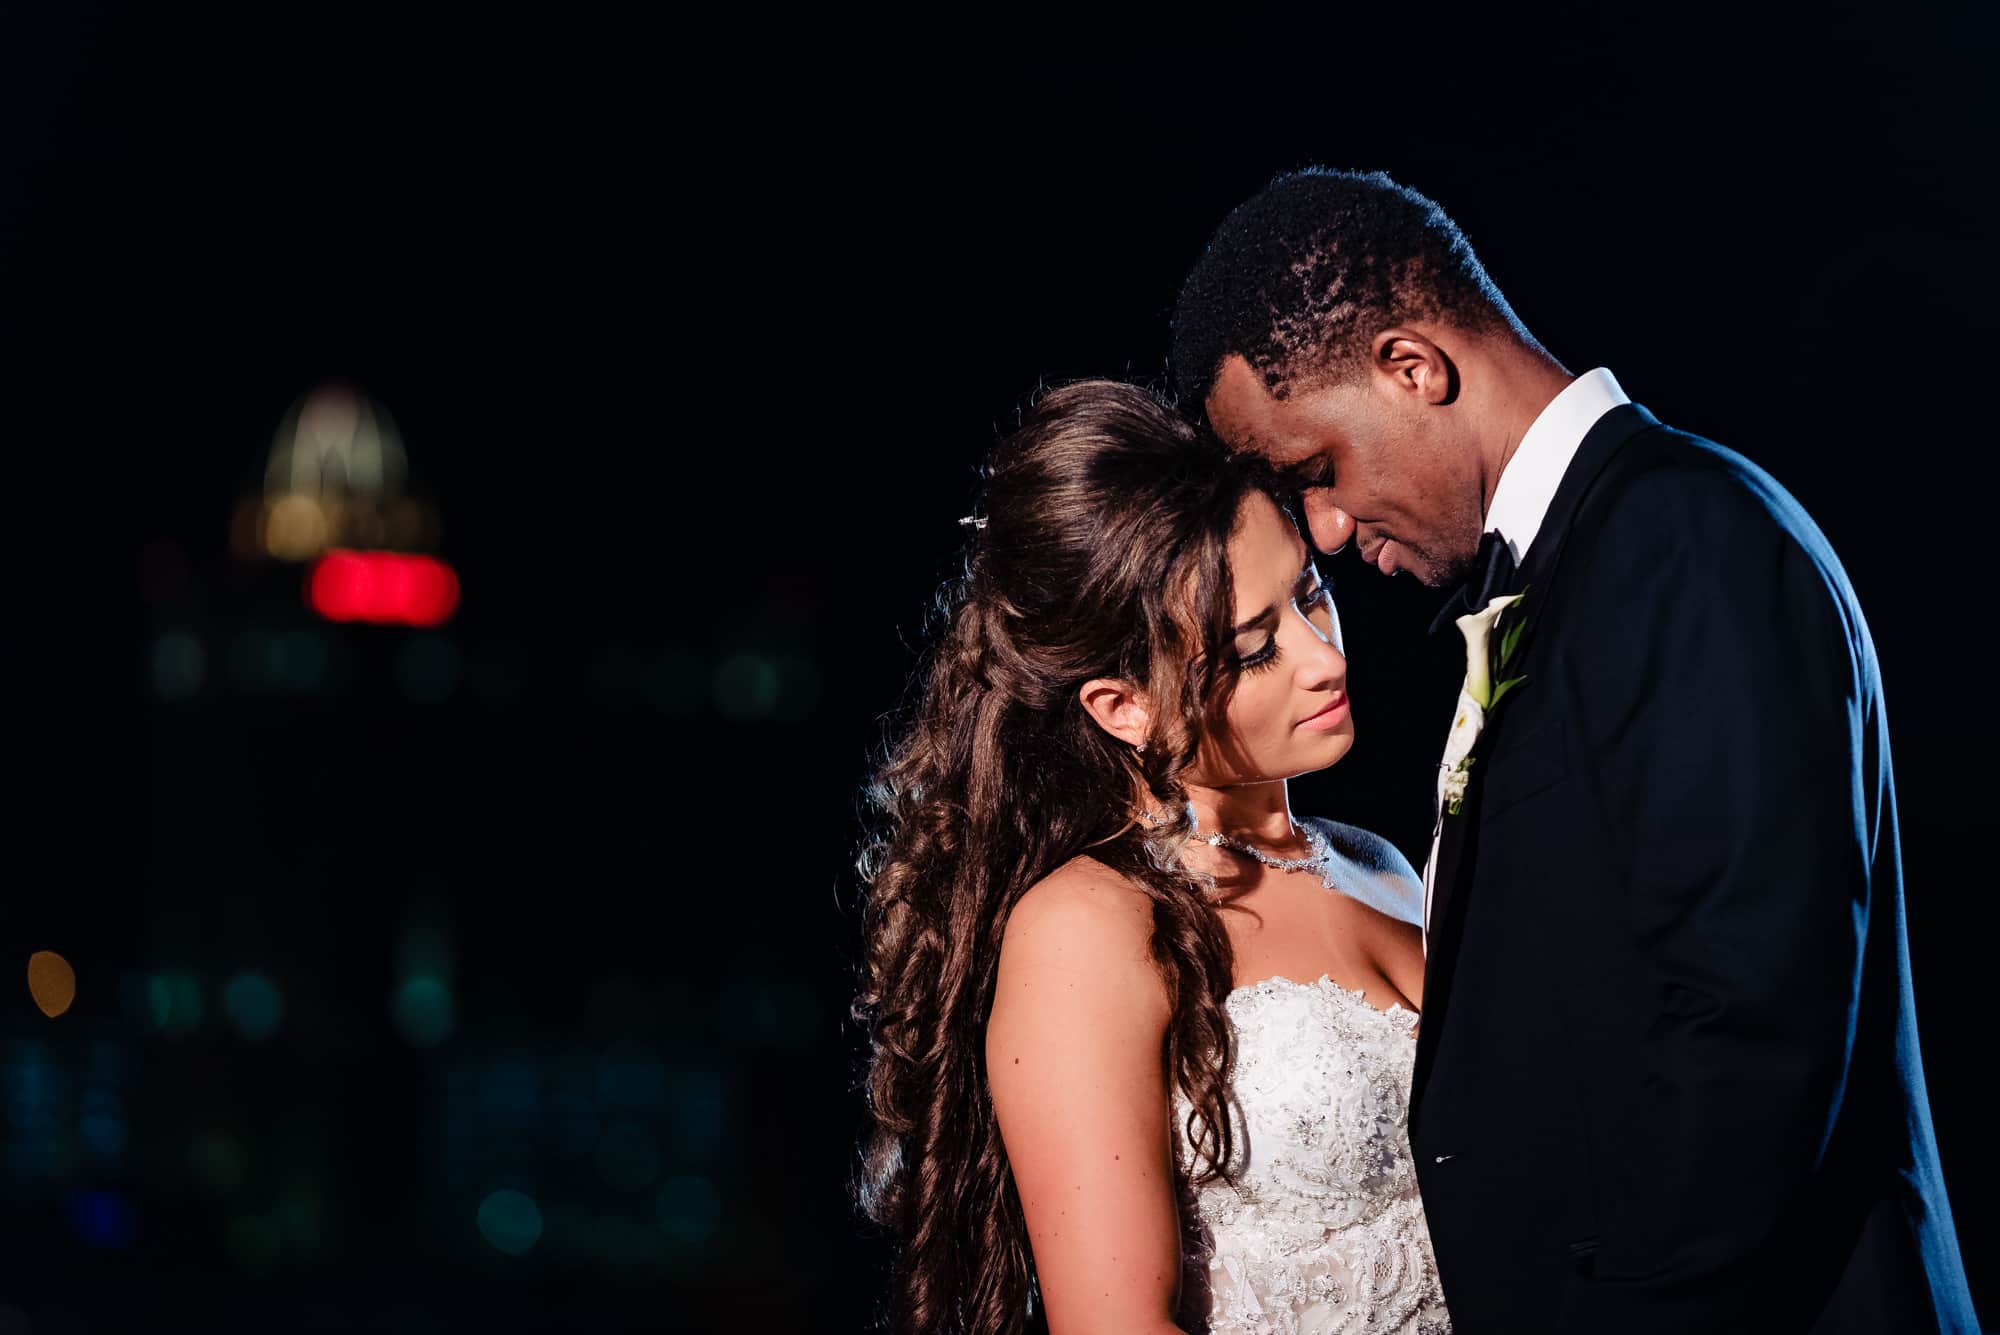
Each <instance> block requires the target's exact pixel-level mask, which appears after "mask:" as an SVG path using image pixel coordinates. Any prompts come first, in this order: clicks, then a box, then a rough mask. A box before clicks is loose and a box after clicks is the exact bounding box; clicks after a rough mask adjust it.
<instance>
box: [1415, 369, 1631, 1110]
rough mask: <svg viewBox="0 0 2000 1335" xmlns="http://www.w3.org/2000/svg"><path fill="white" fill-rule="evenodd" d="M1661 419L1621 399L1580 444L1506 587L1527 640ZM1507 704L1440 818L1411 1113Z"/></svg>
mask: <svg viewBox="0 0 2000 1335" xmlns="http://www.w3.org/2000/svg"><path fill="white" fill-rule="evenodd" d="M1659 424H1660V423H1659V419H1658V418H1656V417H1654V416H1653V415H1652V414H1651V413H1649V412H1647V411H1646V410H1645V409H1644V408H1641V407H1640V406H1639V405H1638V404H1636V403H1627V404H1621V405H1620V406H1618V407H1616V408H1613V409H1611V410H1610V411H1609V412H1607V413H1605V414H1604V416H1603V417H1600V418H1599V419H1598V420H1597V423H1596V425H1594V426H1592V427H1591V428H1590V431H1589V433H1588V434H1586V435H1585V436H1584V438H1583V443H1582V444H1581V445H1579V446H1578V447H1577V451H1576V454H1575V455H1574V456H1573V457H1572V458H1571V459H1570V463H1569V467H1568V468H1567V469H1566V470H1564V472H1563V477H1562V482H1561V484H1560V485H1558V486H1557V488H1556V494H1555V496H1554V498H1553V499H1552V500H1550V502H1549V509H1548V514H1547V516H1546V517H1545V518H1544V519H1543V520H1542V527H1541V530H1540V531H1539V532H1538V533H1537V534H1536V535H1535V539H1534V541H1533V543H1532V544H1531V545H1530V546H1529V548H1528V554H1527V559H1526V560H1524V561H1523V562H1522V563H1521V567H1520V569H1519V570H1517V571H1516V572H1515V574H1514V579H1513V582H1512V583H1511V584H1510V585H1509V586H1508V588H1507V589H1506V592H1507V593H1521V592H1523V591H1526V594H1527V596H1526V597H1525V598H1524V599H1523V600H1522V602H1521V605H1520V606H1521V612H1522V615H1524V616H1526V617H1527V619H1528V626H1527V629H1526V630H1525V631H1524V632H1523V634H1522V640H1523V644H1524V646H1525V645H1527V644H1530V643H1531V642H1532V641H1533V639H1534V636H1535V633H1536V630H1537V626H1536V622H1537V621H1538V620H1539V619H1540V614H1541V607H1542V597H1543V595H1545V594H1546V593H1547V592H1548V590H1549V588H1550V585H1551V583H1552V582H1553V580H1554V579H1555V574H1556V568H1557V566H1558V565H1559V564H1560V562H1561V560H1562V551H1563V547H1564V545H1565V544H1566V543H1567V541H1568V539H1569V533H1570V529H1571V528H1572V527H1573V526H1574V525H1575V523H1576V518H1577V515H1578V513H1579V512H1580V511H1581V510H1582V508H1583V504H1584V501H1585V499H1586V498H1587V497H1588V496H1589V495H1590V494H1591V492H1592V489H1593V488H1594V487H1595V486H1596V484H1597V483H1598V482H1599V481H1600V480H1601V479H1602V478H1603V477H1604V476H1605V474H1606V466H1607V465H1608V464H1609V463H1610V462H1611V461H1612V459H1613V458H1615V457H1616V455H1617V451H1618V447H1619V446H1620V445H1622V444H1624V443H1625V442H1626V441H1627V440H1630V439H1631V438H1632V437H1633V436H1636V435H1638V434H1639V433H1640V432H1641V431H1646V430H1650V429H1651V428H1653V427H1656V426H1658V425H1659ZM1533 688H1534V685H1533V682H1532V680H1530V681H1527V682H1524V683H1523V684H1522V689H1524V690H1532V689H1533ZM1505 714H1506V709H1505V706H1504V705H1503V706H1502V708H1501V709H1498V710H1496V711H1494V717H1493V718H1492V719H1491V720H1489V722H1488V726H1487V727H1486V729H1485V730H1484V731H1483V732H1482V733H1481V734H1480V736H1479V739H1478V740H1477V741H1476V742H1475V743H1474V744H1473V747H1472V752H1471V755H1472V756H1473V758H1474V765H1473V774H1474V776H1475V777H1474V778H1473V779H1472V781H1471V785H1470V788H1469V790H1468V792H1467V794H1466V797H1465V800H1464V802H1463V803H1462V804H1461V806H1460V809H1459V813H1458V814H1457V815H1456V816H1451V815H1447V816H1444V817H1443V820H1444V827H1443V829H1442V830H1441V831H1440V832H1439V836H1438V851H1437V859H1438V865H1437V875H1436V878H1435V880H1434V882H1433V888H1432V893H1431V915H1430V924H1429V934H1428V938H1427V946H1426V952H1427V953H1426V955H1425V959H1424V1007H1423V1022H1422V1025H1421V1026H1420V1028H1419V1031H1418V1040H1417V1062H1416V1072H1415V1077H1414V1083H1413V1088H1412V1091H1411V1115H1412V1117H1414V1116H1415V1108H1416V1103H1417V1102H1418V1101H1419V1096H1420V1095H1421V1092H1422V1090H1423V1085H1424V1079H1425V1077H1426V1076H1427V1075H1428V1074H1429V1072H1430V1064H1431V1060H1432V1057H1433V1056H1434V1055H1435V1053H1436V1051H1437V1042H1438V1036H1439V1034H1440V1032H1441V1031H1442V1029H1443V1021H1444V1014H1445V1011H1446V1009H1447V1008H1448V1007H1449V1005H1450V1003H1451V979H1452V969H1453V966H1454V965H1455V964H1456V962H1457V959H1458V947H1459V941H1460V938H1461V937H1462V936H1463V934H1464V925H1465V915H1466V911H1467V904H1466V900H1467V896H1468V894H1469V892H1470V890H1471V886H1472V879H1473V877H1472V871H1473V866H1474V863H1475V861H1476V849H1477V847H1478V841H1479V820H1480V801H1479V798H1480V794H1481V793H1482V792H1483V791H1484V789H1485V786H1486V785H1485V782H1484V779H1485V777H1486V776H1485V775H1484V774H1483V773H1482V772H1481V766H1480V765H1479V764H1478V762H1479V761H1480V760H1482V759H1484V758H1485V756H1486V755H1487V753H1488V752H1489V751H1490V750H1491V748H1492V746H1493V744H1494V738H1495V737H1496V736H1497V735H1498V734H1499V732H1500V731H1501V730H1502V727H1503V726H1504V725H1503V723H1502V719H1504V717H1505Z"/></svg>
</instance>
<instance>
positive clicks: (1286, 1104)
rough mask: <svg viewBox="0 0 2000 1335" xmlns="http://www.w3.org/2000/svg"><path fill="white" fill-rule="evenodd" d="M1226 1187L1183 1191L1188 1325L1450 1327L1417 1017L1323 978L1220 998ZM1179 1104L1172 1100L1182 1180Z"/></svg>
mask: <svg viewBox="0 0 2000 1335" xmlns="http://www.w3.org/2000/svg"><path fill="white" fill-rule="evenodd" d="M1228 1011H1229V1021H1230V1025H1231V1028H1232V1029H1233V1030H1234V1032H1235V1035H1236V1068H1235V1074H1234V1080H1233V1085H1232V1089H1233V1095H1234V1108H1233V1117H1234V1125H1235V1132H1236V1142H1235V1146H1236V1147H1235V1151H1234V1154H1235V1164H1234V1167H1235V1170H1236V1171H1235V1183H1234V1185H1231V1184H1230V1183H1228V1182H1225V1181H1223V1180H1221V1179H1216V1180H1214V1181H1211V1182H1208V1183H1205V1184H1203V1185H1202V1186H1200V1187H1192V1186H1184V1187H1183V1192H1184V1201H1183V1209H1184V1210H1185V1211H1187V1212H1188V1215H1189V1219H1188V1222H1189V1224H1190V1229H1189V1232H1190V1234H1191V1237H1190V1243H1189V1247H1188V1253H1187V1255H1188V1259H1187V1270H1186V1275H1185V1277H1184V1279H1183V1283H1182V1295H1183V1296H1182V1307H1181V1325H1182V1326H1183V1327H1184V1328H1185V1329H1187V1330H1190V1331H1207V1332H1210V1335H1250V1333H1251V1332H1256V1333H1257V1335H1332V1333H1333V1332H1343V1333H1345V1332H1357V1333H1358V1332H1369V1333H1370V1335H1375V1333H1377V1332H1380V1333H1381V1335H1390V1333H1391V1332H1393V1333H1394V1335H1444V1333H1445V1332H1448V1331H1449V1330H1450V1329H1451V1324H1450V1321H1449V1320H1448V1319H1447V1317H1446V1315H1445V1307H1444V1294H1443V1291H1442V1289H1441V1288H1440V1287H1439V1284H1438V1276H1437V1263H1436V1261H1435V1260H1434V1259H1433V1258H1432V1255H1431V1244H1430V1234H1429V1232H1428V1231H1427V1230H1426V1228H1425V1226H1424V1214H1423V1206H1422V1203H1421V1202H1420V1200H1419V1198H1418V1195H1417V1174H1416V1165H1415V1164H1414V1163H1413V1162H1412V1160H1411V1157H1410V1147H1409V1140H1408V1134H1407V1126H1408V1118H1409V1089H1410V1068H1411V1066H1412V1064H1413V1062H1414V1061H1415V1057H1416V1047H1417V1045H1416V1025H1417V1017H1416V1015H1415V1014H1414V1013H1413V1012H1411V1011H1408V1010H1405V1009H1404V1008H1402V1007H1401V1006H1395V1007H1391V1008H1390V1009H1389V1010H1387V1011H1382V1010H1377V1009H1376V1008H1375V1007H1373V1006H1371V1005H1369V1004H1368V1002H1367V1001H1366V1000H1364V999H1363V997H1362V994H1361V993H1359V992H1353V991H1349V990H1347V989H1346V988H1343V987H1341V986H1339V985H1338V984H1337V983H1334V982H1332V981H1331V980H1329V979H1327V978H1325V977H1324V976H1322V977H1321V978H1320V980H1319V981H1318V982H1315V983H1299V982H1294V981H1292V980H1290V979H1285V978H1270V979H1266V980H1264V981H1263V982H1260V983H1253V984H1251V985H1250V986H1248V987H1240V988H1237V989H1236V990H1235V991H1234V992H1232V993H1231V994H1230V995H1229V999H1228ZM1187 1111H1188V1109H1187V1104H1186V1103H1185V1101H1183V1100H1179V1099H1177V1100H1176V1103H1175V1118H1174V1124H1175V1128H1176V1132H1175V1134H1176V1152H1177V1154H1178V1155H1179V1156H1180V1162H1181V1165H1182V1169H1183V1181H1184V1182H1185V1173H1186V1170H1187V1168H1188V1166H1189V1160H1190V1152H1189V1149H1188V1146H1187V1144H1186V1140H1185V1136H1184V1134H1183V1128H1184V1127H1185V1125H1186V1117H1187Z"/></svg>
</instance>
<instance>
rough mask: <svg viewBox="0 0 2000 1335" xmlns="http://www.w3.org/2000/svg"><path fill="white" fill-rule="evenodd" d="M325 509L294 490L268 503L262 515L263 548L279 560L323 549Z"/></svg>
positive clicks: (295, 558) (306, 556)
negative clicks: (267, 510)
mask: <svg viewBox="0 0 2000 1335" xmlns="http://www.w3.org/2000/svg"><path fill="white" fill-rule="evenodd" d="M326 529H327V525H326V511H325V510H323V509H321V508H320V503H319V499H318V498H317V497H314V496H305V495H301V494H299V493H297V492H294V493H293V494H291V495H289V496H281V497H279V498H278V499H277V500H275V501H273V502H272V503H271V508H270V510H269V512H267V513H266V514H265V516H264V550H265V551H267V552H269V553H270V554H271V555H273V556H275V557H277V558H278V559H279V560H280V561H305V560H309V559H310V558H312V557H315V556H318V555H319V554H320V553H321V552H322V551H325V550H326V542H327V531H326Z"/></svg>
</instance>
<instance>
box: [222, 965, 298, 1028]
mask: <svg viewBox="0 0 2000 1335" xmlns="http://www.w3.org/2000/svg"><path fill="white" fill-rule="evenodd" d="M222 1009H223V1010H224V1011H226V1012H227V1013H228V1015H229V1022H230V1023H231V1024H233V1025H235V1026H236V1032H237V1033H239V1034H241V1035H243V1037H245V1038H247V1039H249V1040H250V1041H251V1042H252V1043H261V1042H263V1041H264V1040H265V1039H267V1038H269V1037H270V1036H271V1035H273V1034H275V1033H277V1032H278V1026H279V1025H281V1024H283V1023H284V1022H285V998H284V996H283V995H282V994H281V993H280V992H279V991H278V985H277V984H276V983H274V982H272V981H271V980H270V979H269V978H267V977H265V976H264V975H263V974H261V973H256V972H251V973H240V974H238V975H236V977H234V978H232V979H230V980H229V985H228V986H227V987H224V988H223V989H222Z"/></svg>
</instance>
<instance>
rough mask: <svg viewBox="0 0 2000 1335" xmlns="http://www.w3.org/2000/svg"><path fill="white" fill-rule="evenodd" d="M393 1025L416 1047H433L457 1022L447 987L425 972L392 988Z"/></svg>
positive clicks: (441, 1040) (443, 1039) (446, 1036)
mask: <svg viewBox="0 0 2000 1335" xmlns="http://www.w3.org/2000/svg"><path fill="white" fill-rule="evenodd" d="M395 1017H396V1028H398V1029H400V1030H401V1031H402V1033H403V1037H404V1038H406V1039H408V1040H409V1041H410V1042H412V1043H414V1044H416V1045H417V1046H418V1047H420V1048H434V1047H436V1046H437V1045H438V1044H440V1043H442V1042H444V1041H445V1040H446V1039H447V1038H450V1037H451V1031H452V1030H453V1029H454V1028H456V1027H457V1025H458V1014H457V1007H456V1006H454V1005H453V1003H452V998H451V989H450V988H448V987H446V986H445V985H444V984H443V983H441V982H439V981H438V980H437V979H435V978H432V977H429V976H428V975H425V974H418V975H417V976H416V977H414V978H411V979H409V980H408V981H406V982H405V983H404V984H403V985H402V986H401V987H399V988H397V989H396V1001H395Z"/></svg>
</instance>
